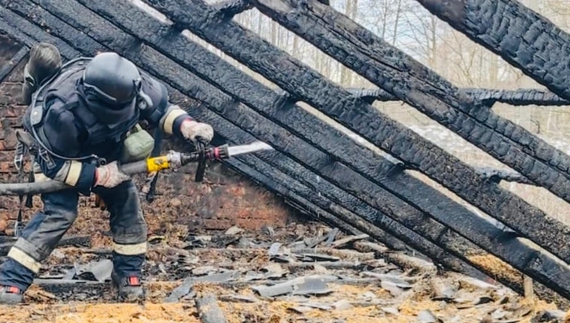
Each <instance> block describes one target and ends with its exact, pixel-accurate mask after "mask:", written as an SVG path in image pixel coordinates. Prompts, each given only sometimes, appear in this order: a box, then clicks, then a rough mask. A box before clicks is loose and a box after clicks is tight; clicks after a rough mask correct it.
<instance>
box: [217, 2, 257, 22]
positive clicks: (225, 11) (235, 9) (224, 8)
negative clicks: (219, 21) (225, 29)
mask: <svg viewBox="0 0 570 323" xmlns="http://www.w3.org/2000/svg"><path fill="white" fill-rule="evenodd" d="M216 8H217V9H218V13H219V14H221V15H222V16H224V18H225V19H232V18H233V17H234V16H235V15H237V14H240V13H242V12H244V11H246V10H249V9H252V8H253V4H252V3H251V1H249V0H226V1H223V2H221V3H219V4H216Z"/></svg>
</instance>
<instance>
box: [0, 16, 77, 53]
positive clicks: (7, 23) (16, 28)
mask: <svg viewBox="0 0 570 323" xmlns="http://www.w3.org/2000/svg"><path fill="white" fill-rule="evenodd" d="M0 32H2V33H4V34H6V35H9V36H10V37H11V38H14V39H18V42H20V43H21V44H24V45H26V46H28V47H32V46H33V45H34V44H35V43H36V42H47V43H51V44H53V45H55V46H57V47H58V48H59V50H60V51H61V54H62V55H63V56H65V57H68V58H69V57H71V58H76V57H79V56H80V54H79V52H78V51H77V50H75V49H72V48H71V47H69V46H67V44H66V43H65V42H64V41H62V40H61V39H59V38H56V37H53V36H52V35H50V34H49V33H45V32H42V29H41V28H40V27H38V26H35V25H33V24H30V23H27V21H26V19H25V18H22V17H21V16H18V15H17V14H15V13H14V12H12V11H10V10H8V9H6V8H5V7H3V6H0Z"/></svg>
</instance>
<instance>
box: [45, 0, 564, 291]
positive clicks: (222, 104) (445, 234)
mask: <svg viewBox="0 0 570 323" xmlns="http://www.w3.org/2000/svg"><path fill="white" fill-rule="evenodd" d="M43 3H44V2H43V1H42V4H43ZM58 3H59V2H58ZM66 7H67V5H66ZM81 17H82V19H87V21H88V23H89V24H93V25H92V26H96V25H97V23H96V22H95V20H97V17H93V16H91V17H90V16H89V15H87V14H86V13H84V15H82V16H81ZM74 19H75V21H76V20H77V17H76V18H74ZM87 21H86V22H87ZM68 22H69V21H68ZM104 27H106V28H102V30H99V31H98V32H107V33H109V32H112V28H110V26H108V25H104ZM82 29H85V26H84V27H83V28H82ZM90 34H91V35H92V37H98V36H96V34H97V33H95V30H90ZM106 35H107V37H102V38H101V41H105V39H106V38H109V35H108V34H106ZM116 50H119V51H121V52H122V54H123V55H125V56H126V57H128V58H130V59H131V60H133V61H134V62H135V63H137V64H138V65H139V66H142V67H143V68H145V69H147V70H148V71H149V72H151V73H152V74H154V75H155V76H157V77H159V78H161V79H163V80H165V81H167V82H168V83H171V84H177V86H178V87H181V86H184V85H186V86H188V85H191V86H190V88H189V89H188V90H186V91H187V92H190V93H192V95H193V96H197V97H198V99H200V100H202V101H204V102H208V104H211V106H209V108H211V109H213V110H215V111H217V112H218V113H219V114H221V115H223V116H224V117H225V118H227V119H231V121H232V123H234V124H236V125H239V126H240V127H242V128H244V129H248V132H250V133H252V134H254V135H256V136H258V137H260V138H261V139H265V140H266V141H267V142H269V143H271V144H272V145H273V146H277V147H276V148H277V149H278V150H281V151H284V150H287V149H284V148H283V147H287V148H289V147H291V148H290V149H288V151H287V153H288V154H289V155H296V156H297V157H296V158H295V159H298V160H300V161H301V162H302V163H304V164H306V165H309V167H310V168H311V169H312V170H315V171H317V172H318V173H319V174H321V175H322V174H325V177H326V178H327V179H330V178H333V180H335V181H336V183H337V185H338V184H339V183H340V186H347V187H350V189H351V191H355V189H358V190H359V191H358V194H361V193H360V187H363V189H364V192H362V193H364V194H368V197H366V200H367V203H368V204H371V205H375V206H376V207H382V208H383V209H385V210H386V211H388V212H390V213H394V214H397V215H398V216H400V221H402V222H404V223H406V225H407V226H409V227H412V228H413V229H415V230H417V231H418V232H422V233H423V234H424V235H426V236H427V237H428V239H430V240H432V241H435V242H437V243H441V244H443V243H445V242H446V241H448V242H450V243H455V242H456V241H458V238H459V236H457V235H456V234H455V233H453V232H452V231H450V230H448V229H447V228H446V227H444V226H442V225H441V224H440V223H437V222H435V221H433V220H432V219H429V218H426V217H425V216H424V214H423V213H417V212H415V211H413V209H410V207H409V206H406V205H405V204H402V201H400V200H397V199H395V200H393V201H390V203H389V204H390V205H389V207H388V208H387V207H385V206H386V205H385V202H386V201H389V200H390V199H389V196H386V199H385V200H384V201H383V203H378V201H376V200H375V199H376V198H378V196H383V194H382V192H381V191H378V189H377V188H375V187H374V186H371V185H370V184H369V183H367V182H364V181H362V180H361V179H360V178H354V177H355V176H345V174H347V173H346V172H347V171H348V169H347V168H346V167H345V166H342V165H340V164H338V163H337V164H334V165H330V162H329V160H330V159H329V158H328V157H327V156H326V155H323V153H322V152H321V153H320V154H319V151H318V150H315V149H314V148H312V147H311V146H310V145H307V144H306V143H304V142H302V141H298V140H296V138H295V137H294V136H291V135H290V134H288V133H287V132H285V131H283V130H282V129H277V128H278V127H276V126H275V125H272V124H271V122H269V121H263V119H261V117H260V116H256V115H253V114H250V115H247V116H245V115H246V114H247V110H246V108H245V107H243V108H241V109H240V106H236V105H235V104H233V105H232V104H231V103H232V100H230V98H224V97H220V95H221V93H220V92H219V91H217V90H216V89H214V88H211V87H210V88H207V87H206V85H205V84H203V81H201V80H200V79H198V78H195V79H194V80H193V79H191V78H190V79H185V80H183V79H184V77H190V76H191V74H189V73H181V70H183V69H181V67H180V66H178V65H176V64H173V63H172V62H171V61H169V60H168V59H167V58H165V57H163V56H162V55H160V54H158V53H156V52H155V51H153V50H152V49H150V48H148V47H146V46H141V47H140V49H139V51H138V53H133V52H127V51H124V50H123V49H119V48H117V49H116ZM137 54H138V55H137ZM159 66H160V68H159ZM183 93H184V92H183ZM228 103H230V105H229V106H228ZM268 124H269V125H268ZM303 160H304V161H303ZM307 160H308V162H307ZM341 166H342V167H341ZM331 174H333V175H331ZM334 176H336V178H335V177H334ZM338 177H341V178H338ZM351 177H352V179H353V180H354V179H356V181H355V183H353V181H352V180H351ZM347 178H348V183H346V181H347ZM347 184H348V185H347ZM354 186H357V187H358V188H356V187H354ZM365 192H368V193H365ZM370 194H372V196H371V195H370ZM393 203H394V204H393ZM378 204H381V205H378ZM390 208H395V209H397V211H396V212H395V210H390ZM401 209H405V210H407V211H406V212H408V213H406V212H402V211H401ZM462 220H465V221H479V220H480V218H475V217H472V218H471V219H462ZM374 221H375V224H377V225H383V223H382V222H380V223H378V222H379V221H380V220H379V219H378V218H376V219H374ZM389 221H390V222H389V223H393V222H394V221H393V220H391V219H390V220H389ZM384 225H385V224H384ZM438 226H439V229H437V231H427V228H429V227H431V228H437V227H438ZM469 227H471V226H469ZM473 228H477V229H482V231H483V232H482V233H481V232H477V237H474V239H479V241H478V242H479V243H480V244H487V245H486V248H488V249H492V250H494V251H496V250H499V251H498V253H500V254H501V256H502V257H507V259H509V260H508V261H509V262H510V263H514V264H513V265H514V266H517V267H519V268H522V270H526V266H527V265H529V261H530V260H532V262H534V261H535V260H536V262H538V263H540V264H543V265H544V266H543V268H542V269H543V272H542V273H541V274H540V275H539V274H538V273H537V272H535V271H530V272H529V275H530V276H534V277H537V279H541V281H542V282H546V283H547V284H549V285H552V286H553V288H557V289H558V290H559V291H560V292H561V293H566V294H568V293H567V292H565V290H566V289H567V287H565V286H566V285H567V283H566V282H565V281H563V279H564V278H563V277H564V274H560V273H558V272H559V271H565V270H566V269H565V266H564V265H562V264H561V263H560V262H557V261H556V260H555V259H553V258H552V257H551V256H549V255H547V254H545V253H541V252H540V251H539V250H532V251H530V250H528V249H529V248H530V247H529V246H528V245H526V243H524V241H522V240H520V239H516V238H513V237H512V236H510V235H505V234H502V233H501V231H500V230H498V229H497V228H496V227H494V226H493V225H490V224H489V223H487V222H477V226H475V227H473ZM463 231H465V230H463ZM498 239H504V240H505V241H501V240H498ZM465 242H467V240H465ZM466 246H468V245H467V244H460V245H458V246H456V248H460V249H461V248H465V247H466ZM503 248H505V249H503ZM523 249H525V251H522V250H523ZM531 249H532V248H531ZM503 250H504V251H503ZM507 251H508V252H507ZM519 251H521V253H519ZM505 253H508V255H503V254H505ZM537 257H538V258H537ZM513 258H514V259H513ZM531 268H532V269H533V270H535V268H534V267H531ZM551 277H553V278H555V279H556V280H557V281H556V284H552V283H550V282H549V280H550V278H551ZM559 277H562V278H560V279H559ZM561 279H562V280H561Z"/></svg>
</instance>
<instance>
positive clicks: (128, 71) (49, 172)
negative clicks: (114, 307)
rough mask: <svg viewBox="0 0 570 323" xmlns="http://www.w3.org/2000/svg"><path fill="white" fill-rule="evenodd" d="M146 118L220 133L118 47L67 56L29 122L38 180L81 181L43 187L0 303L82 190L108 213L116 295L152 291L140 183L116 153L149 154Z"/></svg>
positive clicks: (9, 297)
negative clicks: (146, 278) (145, 268)
mask: <svg viewBox="0 0 570 323" xmlns="http://www.w3.org/2000/svg"><path fill="white" fill-rule="evenodd" d="M48 52H49V51H46V53H48ZM40 56H41V55H40ZM28 65H29V66H34V62H29V63H28ZM36 65H37V64H36ZM31 72H32V73H30V74H33V71H31ZM142 120H145V121H147V122H148V123H149V124H151V125H154V126H156V127H160V129H161V130H162V131H163V132H164V133H166V134H173V135H176V136H179V137H181V138H185V139H187V140H193V141H197V140H200V141H201V142H203V143H209V142H210V141H211V140H212V137H213V135H214V131H213V129H212V127H211V126H210V125H208V124H205V123H201V122H197V121H196V120H194V119H193V118H191V117H190V116H189V115H188V114H187V113H186V112H185V111H184V110H182V109H181V108H180V107H179V106H177V105H174V104H172V103H170V102H169V96H168V93H167V89H166V87H165V86H164V84H162V83H160V82H159V81H157V80H156V79H154V78H152V77H151V76H150V75H148V74H146V73H144V72H142V71H140V70H139V69H138V68H137V67H136V66H135V65H134V64H133V63H132V62H130V61H129V60H127V59H125V58H123V57H121V56H120V55H118V54H116V53H113V52H104V53H99V54H97V55H96V56H95V57H92V58H78V59H75V60H72V61H69V62H67V63H66V64H64V65H62V66H61V67H59V68H58V72H57V74H55V75H54V76H53V77H51V78H50V79H49V80H47V81H46V82H44V83H42V84H41V86H40V87H39V88H38V89H37V90H36V91H35V92H34V93H33V95H32V96H31V103H30V105H29V107H28V109H27V111H26V113H25V115H24V119H23V122H22V123H23V128H24V130H25V132H23V135H25V136H26V138H27V139H28V140H29V141H28V142H30V141H31V142H33V147H30V151H33V152H34V160H35V166H36V167H35V168H36V171H37V172H38V173H37V174H36V176H35V181H42V180H55V181H61V182H65V183H66V184H68V185H70V186H72V187H73V188H72V189H70V190H64V191H58V192H54V193H48V194H42V195H41V200H42V202H43V210H41V211H39V212H37V213H36V214H35V215H34V216H33V218H32V219H31V220H30V222H29V223H28V224H27V225H26V226H25V227H24V228H23V229H22V231H21V236H20V237H19V238H18V240H17V241H16V243H15V244H14V246H13V247H12V248H11V249H10V252H9V253H8V257H7V260H6V261H5V262H4V263H3V264H2V266H1V267H0V304H16V303H19V302H21V300H22V298H23V294H24V293H25V291H26V290H27V289H28V287H29V286H30V285H31V284H32V282H33V279H34V277H35V276H36V274H37V273H38V271H39V270H40V267H41V263H42V261H44V260H45V259H46V258H47V257H48V256H49V255H50V254H51V252H52V251H53V249H54V248H55V246H56V245H57V244H58V241H59V240H60V239H61V237H62V236H63V235H64V234H65V232H66V231H67V230H68V229H69V227H70V226H71V225H72V224H73V222H74V221H75V219H76V217H77V211H78V210H77V209H78V198H79V196H80V195H89V194H91V193H94V194H97V195H98V196H99V197H100V198H101V199H102V200H103V202H104V203H105V205H106V207H107V209H108V211H109V213H110V227H111V232H112V237H113V272H112V282H113V284H114V286H116V288H117V290H118V296H119V297H120V299H121V300H123V301H138V300H140V299H141V298H142V297H143V296H144V291H143V287H142V281H141V268H142V265H143V262H144V259H145V254H146V251H147V243H146V239H147V226H146V223H145V220H144V217H143V213H142V209H141V205H140V201H139V194H138V191H137V188H136V187H135V184H134V183H133V181H132V179H131V178H130V177H129V176H128V175H126V174H124V173H122V172H121V171H120V170H119V168H118V162H123V161H125V160H128V161H133V160H140V159H144V158H146V157H148V156H149V155H150V153H151V151H152V148H153V145H154V141H153V138H152V136H150V135H149V134H148V133H146V131H144V130H141V128H140V127H139V125H138V123H139V122H140V121H142ZM134 129H137V130H136V131H133V130H134Z"/></svg>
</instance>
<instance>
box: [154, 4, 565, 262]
mask: <svg viewBox="0 0 570 323" xmlns="http://www.w3.org/2000/svg"><path fill="white" fill-rule="evenodd" d="M145 1H147V2H148V3H152V4H155V8H156V9H158V10H159V11H161V12H162V13H163V14H166V15H167V16H168V17H169V18H170V19H171V20H173V21H177V22H178V24H179V25H180V24H183V25H184V26H185V27H187V28H188V29H189V30H191V31H192V32H193V33H195V34H196V35H198V36H200V37H201V38H203V39H204V40H206V41H208V42H209V43H210V44H212V45H214V46H216V47H217V48H219V49H221V50H223V51H224V52H225V53H226V54H227V55H229V56H231V57H233V58H234V59H236V60H238V61H239V62H241V63H242V64H245V65H247V66H248V67H250V68H251V69H252V70H254V71H256V72H258V73H260V74H261V75H263V76H264V77H266V78H268V79H271V80H272V81H273V82H274V83H276V84H277V85H278V86H280V87H281V88H282V89H284V90H286V91H288V92H290V93H292V94H293V96H294V97H296V98H300V99H302V100H303V101H305V102H307V103H309V104H311V105H312V106H314V107H315V108H317V109H319V110H320V111H321V112H323V113H325V114H327V115H328V116H330V117H332V118H334V119H335V120H336V121H339V122H340V123H342V124H343V125H345V126H347V127H348V128H350V129H351V130H352V131H354V132H356V133H358V134H359V135H361V136H362V137H364V138H366V139H368V140H369V141H370V142H372V143H374V144H376V145H377V146H378V147H381V148H382V149H383V150H385V151H387V152H389V153H391V154H392V155H394V156H396V157H397V158H399V159H400V160H403V161H405V162H406V163H407V165H411V166H413V167H414V169H418V170H420V171H422V172H423V173H425V174H427V175H428V176H430V177H432V178H434V179H436V180H437V181H438V182H439V183H441V184H442V185H443V186H445V187H447V188H449V189H451V190H452V191H454V192H455V193H456V194H458V195H459V196H461V197H463V198H464V199H466V200H467V201H469V202H471V203H472V204H474V205H476V206H477V207H479V208H480V209H482V210H484V211H485V212H487V213H488V214H490V215H492V216H493V217H495V218H496V219H497V220H499V221H500V222H502V223H504V224H505V225H507V226H509V227H511V228H513V229H514V230H516V231H518V232H520V233H522V234H523V235H524V236H525V237H530V239H531V240H532V241H534V242H536V243H537V244H539V245H540V246H542V247H543V248H545V249H547V250H549V251H550V252H552V253H553V254H555V255H558V256H559V257H561V258H562V259H564V260H565V261H567V262H568V261H569V260H570V253H569V251H570V248H569V246H568V244H567V243H566V241H567V242H570V231H569V230H567V229H566V226H565V225H564V224H562V223H561V222H559V221H557V220H555V219H553V218H552V217H549V216H547V215H546V214H545V213H544V212H543V211H542V210H540V209H538V208H536V207H534V206H532V205H530V204H529V203H527V202H525V201H524V200H523V199H521V198H520V197H518V196H517V195H516V194H514V193H511V192H509V191H508V190H505V189H502V188H500V187H498V186H497V185H496V184H495V183H492V182H489V181H487V180H486V179H484V178H483V177H481V176H479V175H478V174H476V172H475V171H474V169H473V168H471V167H469V166H468V165H466V164H465V163H463V162H461V161H460V160H459V159H458V158H455V157H453V156H452V155H450V154H448V153H446V152H445V151H444V150H443V149H441V148H439V147H438V146H436V145H434V144H432V143H431V142H429V141H427V140H426V139H424V138H422V137H421V136H419V135H418V134H416V133H414V132H413V131H411V130H410V129H408V128H406V127H405V126H403V125H401V124H399V123H397V122H395V121H394V120H392V119H390V118H388V117H387V116H385V115H384V114H382V113H381V112H380V111H378V110H376V109H374V108H373V107H371V106H370V105H367V104H365V103H364V102H363V101H362V100H355V99H354V98H353V97H352V96H351V95H350V93H349V92H347V91H346V90H344V89H343V88H341V87H339V86H337V85H335V84H334V83H333V82H331V81H328V80H326V79H325V78H323V77H322V76H321V75H319V74H318V73H316V72H315V71H313V70H311V69H310V68H309V67H307V66H306V65H304V64H303V63H301V62H299V61H298V60H296V59H294V58H292V57H291V56H289V55H288V54H287V53H285V52H283V51H282V50H280V49H278V48H275V47H274V46H272V45H271V44H269V43H268V42H267V41H264V40H263V39H261V38H260V37H259V36H257V35H255V34H254V33H253V32H250V31H247V30H246V29H244V28H242V27H241V26H239V25H238V24H236V23H233V22H231V21H230V22H226V21H220V20H217V19H215V18H212V17H211V15H209V13H210V12H211V8H210V7H209V6H207V5H205V4H203V3H202V2H200V1H198V0H196V1H194V2H184V1H178V0H161V1H154V0H145ZM268 57H271V59H270V60H268V59H266V58H268ZM213 67H214V66H213ZM213 81H216V80H213ZM394 81H396V80H394ZM315 84H318V85H319V86H315ZM230 112H231V111H230ZM279 112H280V116H284V113H285V112H286V111H284V109H282V110H281V111H279ZM274 120H275V121H276V122H281V121H282V120H281V118H279V119H274ZM283 126H284V127H288V126H289V125H283ZM249 127H250V128H253V127H254V126H253V125H251V126H249ZM311 130H313V131H317V128H313V129H311ZM271 139H272V140H273V141H274V142H275V144H272V146H274V147H282V148H281V149H283V150H282V151H286V152H287V153H288V154H291V153H293V151H294V150H295V148H297V147H292V146H291V145H284V142H280V141H276V140H275V137H274V138H271ZM268 142H269V141H268ZM341 148H344V147H343V146H340V147H339V145H337V146H335V147H331V148H330V149H328V150H327V151H336V150H338V149H341ZM312 159H313V162H314V166H313V167H316V168H317V169H322V170H326V171H327V172H328V173H329V174H331V176H337V177H338V175H339V174H340V173H336V174H334V170H335V169H338V170H339V171H340V170H341V169H342V167H343V166H342V165H340V164H339V163H335V164H330V162H329V163H328V164H329V165H327V164H326V163H325V162H324V161H322V160H319V159H317V158H316V157H313V158H312ZM361 160H364V158H361ZM305 162H306V160H305ZM325 165H326V166H327V167H326V168H325ZM331 169H333V172H332V173H331V172H330V170H331ZM377 174H383V173H382V172H380V171H378V172H377ZM401 175H402V174H398V175H396V176H391V177H388V178H384V179H383V180H386V181H388V183H389V185H388V186H389V187H391V188H392V189H396V190H397V191H398V193H397V194H398V196H403V195H404V194H411V193H412V192H413V193H414V194H412V195H416V198H417V195H418V194H420V192H423V190H421V191H414V190H412V189H410V187H409V186H407V185H400V183H399V181H398V180H399V178H400V177H399V176H401ZM355 183H356V181H355V180H350V181H347V180H346V177H343V178H339V181H337V184H338V185H340V186H343V187H345V188H348V189H350V190H351V191H352V192H354V191H356V190H357V191H358V192H361V191H362V193H358V194H359V195H358V196H359V197H361V198H364V197H367V196H368V197H371V198H372V201H371V203H372V204H371V205H374V206H376V207H378V208H379V209H382V208H386V204H383V205H378V202H379V201H378V196H386V194H382V195H381V194H379V193H380V192H379V193H376V194H377V195H376V196H371V195H370V192H371V189H374V190H375V191H378V189H377V188H373V187H371V186H370V185H369V183H364V182H363V184H362V185H360V184H359V185H356V184H355ZM365 187H370V189H367V188H365ZM360 194H362V195H360ZM430 199H431V198H427V199H425V200H424V202H422V201H419V202H420V203H422V204H420V205H425V204H426V202H427V201H430ZM425 207H426V208H425V209H426V210H433V207H434V205H433V204H431V205H426V206H425ZM422 208H423V206H422ZM499 210H500V211H499ZM394 211H395V210H390V212H392V213H393V212H394ZM400 211H403V210H400ZM403 213H406V216H409V214H408V213H407V212H403ZM387 214H389V213H388V212H387ZM448 215H450V214H448ZM438 220H439V221H444V219H443V218H438ZM447 220H448V221H444V223H445V224H446V225H449V226H450V227H452V228H453V229H454V230H456V231H458V232H464V231H465V227H469V225H465V226H464V227H463V228H458V225H457V224H458V223H457V221H459V220H458V218H457V217H453V216H452V217H451V218H448V219H447ZM466 221H468V222H465V223H470V222H469V221H471V220H470V219H467V220H466ZM459 222H460V221H459ZM531 228H532V229H531ZM553 236H556V237H557V238H555V239H561V240H556V241H555V240H554V239H553ZM474 238H475V239H477V237H474ZM562 240H563V241H565V242H564V243H562V242H561V241H562ZM473 241H474V240H473ZM477 244H479V243H477ZM479 245H480V244H479ZM555 245H556V246H555ZM489 246H490V245H489ZM492 248H494V247H492ZM521 260H522V259H519V261H521Z"/></svg>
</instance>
